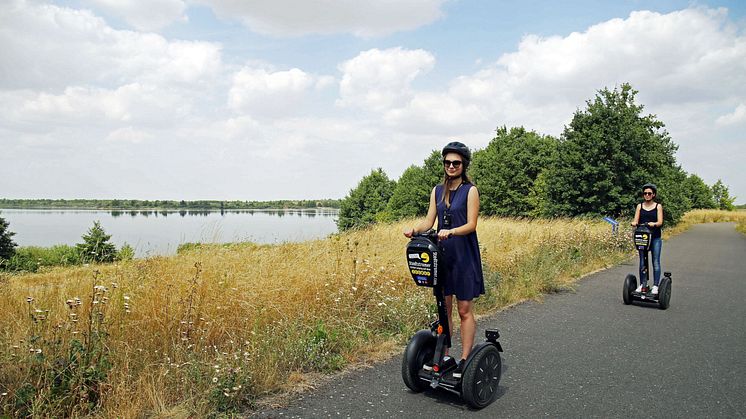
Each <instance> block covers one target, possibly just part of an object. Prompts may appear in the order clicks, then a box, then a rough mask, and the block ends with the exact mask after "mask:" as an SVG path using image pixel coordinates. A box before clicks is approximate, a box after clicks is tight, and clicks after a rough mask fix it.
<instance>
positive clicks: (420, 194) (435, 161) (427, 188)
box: [386, 150, 443, 219]
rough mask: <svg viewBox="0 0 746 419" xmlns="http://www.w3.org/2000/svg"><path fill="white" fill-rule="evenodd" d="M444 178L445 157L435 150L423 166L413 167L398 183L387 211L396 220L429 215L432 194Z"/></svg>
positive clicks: (406, 171)
mask: <svg viewBox="0 0 746 419" xmlns="http://www.w3.org/2000/svg"><path fill="white" fill-rule="evenodd" d="M442 178H443V157H442V156H441V154H440V152H439V151H437V150H433V152H432V153H430V156H429V157H428V158H427V159H425V161H424V163H423V165H422V166H415V165H412V166H410V167H409V168H407V170H405V171H404V173H402V175H401V177H400V178H399V180H398V181H397V182H396V186H395V187H394V192H393V194H392V195H391V199H389V203H388V206H387V208H386V211H387V213H388V214H390V215H391V216H392V217H393V218H394V219H400V218H405V217H418V216H423V215H425V214H427V209H428V206H429V204H430V193H431V192H432V190H433V187H434V186H435V185H437V184H438V183H439V182H440V181H442Z"/></svg>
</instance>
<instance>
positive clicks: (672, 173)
mask: <svg viewBox="0 0 746 419" xmlns="http://www.w3.org/2000/svg"><path fill="white" fill-rule="evenodd" d="M686 180H687V175H686V172H684V170H683V169H681V167H680V166H673V167H669V168H667V169H665V170H664V172H663V175H662V176H661V177H660V179H658V180H656V181H654V182H653V183H656V182H657V183H656V185H657V186H658V195H657V196H656V200H657V201H658V202H660V203H661V205H663V221H664V223H666V224H667V225H674V224H676V223H678V222H679V221H680V220H681V217H683V216H684V214H685V213H686V212H687V211H689V210H690V209H692V201H691V200H690V199H689V196H688V190H687V183H686ZM637 192H638V193H637V196H638V199H640V201H639V202H642V199H641V198H640V194H639V193H640V190H639V189H638V191H637Z"/></svg>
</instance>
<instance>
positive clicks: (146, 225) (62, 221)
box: [0, 208, 339, 257]
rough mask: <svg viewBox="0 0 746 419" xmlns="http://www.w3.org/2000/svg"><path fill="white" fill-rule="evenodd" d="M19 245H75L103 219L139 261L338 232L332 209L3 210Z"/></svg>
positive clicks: (117, 240) (119, 243)
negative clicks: (186, 250)
mask: <svg viewBox="0 0 746 419" xmlns="http://www.w3.org/2000/svg"><path fill="white" fill-rule="evenodd" d="M0 212H1V213H2V217H3V218H5V219H6V221H8V222H9V223H10V229H11V231H13V232H15V233H16V235H15V236H13V239H14V241H15V242H16V243H17V244H18V245H20V246H43V247H49V246H53V245H56V244H68V245H74V244H75V243H78V242H79V241H80V239H81V236H82V235H83V234H84V233H86V231H87V230H88V229H89V228H90V227H91V226H92V225H93V222H94V221H99V222H100V223H101V225H102V227H104V229H105V230H106V233H107V234H110V235H111V236H112V242H113V243H115V244H116V245H117V247H121V246H122V245H123V244H124V243H127V244H129V245H131V246H133V247H134V248H135V253H136V255H137V256H138V257H141V256H148V255H156V254H161V255H166V254H173V253H175V252H176V249H177V247H178V246H179V245H180V244H182V243H186V242H202V243H210V242H214V243H225V242H241V241H251V242H254V243H281V242H287V241H303V240H311V239H318V238H323V237H326V236H327V235H329V234H331V233H334V232H336V231H337V225H336V219H337V217H338V216H339V211H338V210H336V209H331V208H312V209H271V210H222V211H220V210H218V209H216V210H212V211H209V210H189V209H181V210H155V209H153V210H122V209H116V210H30V209H16V210H12V209H2V210H0Z"/></svg>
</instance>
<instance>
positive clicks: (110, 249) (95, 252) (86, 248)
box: [76, 221, 117, 262]
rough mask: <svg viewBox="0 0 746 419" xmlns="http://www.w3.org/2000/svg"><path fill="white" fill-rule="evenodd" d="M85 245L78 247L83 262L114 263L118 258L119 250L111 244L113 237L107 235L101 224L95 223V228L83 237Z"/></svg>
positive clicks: (80, 244)
mask: <svg viewBox="0 0 746 419" xmlns="http://www.w3.org/2000/svg"><path fill="white" fill-rule="evenodd" d="M82 238H83V243H78V244H77V245H76V247H77V249H78V252H79V253H80V258H81V260H82V261H83V262H113V261H114V259H115V258H116V256H117V248H116V246H114V245H113V244H112V243H109V240H110V239H111V235H109V234H106V232H105V231H104V229H103V227H101V223H99V222H98V221H94V222H93V227H91V228H90V229H89V230H88V233H87V234H84V235H83V237H82Z"/></svg>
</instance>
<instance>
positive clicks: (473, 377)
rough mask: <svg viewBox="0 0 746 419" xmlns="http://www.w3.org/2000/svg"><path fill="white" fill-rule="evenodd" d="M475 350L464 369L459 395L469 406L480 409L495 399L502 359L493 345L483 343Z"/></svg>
mask: <svg viewBox="0 0 746 419" xmlns="http://www.w3.org/2000/svg"><path fill="white" fill-rule="evenodd" d="M475 351H477V352H476V353H475V354H474V355H473V356H472V358H471V362H469V365H467V366H466V370H465V371H464V375H463V379H462V381H461V397H463V399H464V401H466V403H468V404H469V406H471V407H473V408H475V409H481V408H483V407H485V406H487V405H489V404H490V403H492V402H494V401H495V399H497V394H498V392H497V389H498V387H499V384H500V376H501V375H502V359H500V351H498V350H497V347H496V346H495V345H484V346H482V347H480V348H476V349H475Z"/></svg>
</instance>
